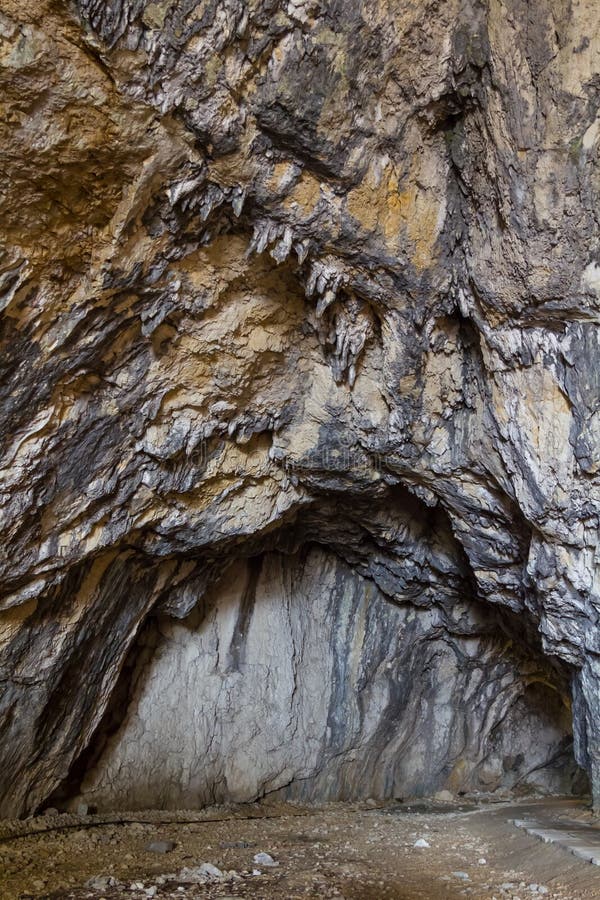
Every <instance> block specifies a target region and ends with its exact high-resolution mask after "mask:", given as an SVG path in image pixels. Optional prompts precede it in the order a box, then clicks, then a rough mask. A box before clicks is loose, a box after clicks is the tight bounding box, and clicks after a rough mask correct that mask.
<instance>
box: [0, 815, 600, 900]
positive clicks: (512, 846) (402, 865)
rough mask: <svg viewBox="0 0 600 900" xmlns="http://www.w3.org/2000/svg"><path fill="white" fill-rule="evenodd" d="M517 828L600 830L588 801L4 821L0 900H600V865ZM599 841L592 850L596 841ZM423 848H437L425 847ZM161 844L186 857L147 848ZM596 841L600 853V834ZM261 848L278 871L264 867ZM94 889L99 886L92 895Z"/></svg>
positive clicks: (589, 835)
mask: <svg viewBox="0 0 600 900" xmlns="http://www.w3.org/2000/svg"><path fill="white" fill-rule="evenodd" d="M515 819H517V820H527V821H531V820H535V821H536V822H537V823H538V824H539V825H540V827H544V828H554V829H557V828H560V829H568V828H569V827H570V826H572V827H576V826H577V825H579V826H580V827H581V826H584V827H586V826H590V824H591V820H590V815H589V813H588V812H587V811H586V809H585V807H584V805H583V804H576V803H574V802H573V801H572V800H571V801H547V800H545V801H529V802H522V803H512V802H506V803H495V804H480V805H477V804H463V805H452V804H441V803H426V802H424V803H418V802H414V803H412V804H411V803H410V802H407V803H403V804H400V803H390V804H385V805H375V804H374V803H373V802H372V801H367V803H361V804H328V805H324V806H310V807H305V806H298V805H283V804H276V803H266V802H265V803H262V804H256V805H252V806H243V807H235V808H233V809H223V808H219V809H212V810H204V811H202V812H199V813H189V812H188V813H183V812H182V813H156V812H149V813H129V814H121V815H119V816H117V815H115V816H105V817H102V816H87V817H85V818H78V817H76V816H74V815H60V816H59V815H57V816H45V817H40V818H37V819H30V820H27V821H25V822H20V823H4V824H0V897H1V898H2V900H17V898H27V897H35V898H53V900H58V898H64V900H67V898H69V900H71V898H72V900H83V898H90V900H92V898H93V900H101V898H106V900H113V898H121V897H127V898H131V900H141V898H148V897H156V898H157V900H162V898H167V897H169V898H184V900H188V898H221V900H226V898H228V900H232V898H236V897H240V898H241V897H253V898H287V900H291V898H296V897H298V898H299V897H339V898H347V900H380V898H381V900H383V898H393V900H404V898H433V900H438V898H440V900H441V898H444V900H446V898H448V900H450V898H454V897H457V898H458V897H471V898H489V900H492V898H496V900H509V898H512V900H515V898H520V900H524V898H531V897H539V896H546V897H548V898H560V900H577V898H600V867H599V866H595V865H591V864H590V863H586V862H584V861H583V860H581V859H578V858H576V857H575V856H573V855H572V854H571V853H569V852H568V851H567V850H565V849H563V848H561V847H560V846H558V845H556V844H551V843H549V844H546V843H542V842H540V840H539V839H537V838H536V837H535V836H533V835H531V834H528V833H527V831H526V830H525V829H524V828H519V827H516V826H515V825H514V824H513V820H515ZM28 832H35V833H33V834H31V833H28ZM586 834H587V840H588V843H589V842H590V841H592V842H593V839H594V837H596V832H595V831H594V830H593V829H591V828H588V830H587V832H586ZM419 839H423V840H425V841H426V842H427V844H429V846H428V847H423V848H416V847H415V846H414V844H415V842H416V841H418V840H419ZM159 840H164V841H172V842H174V843H175V848H174V849H173V850H172V851H170V852H168V853H158V852H154V851H150V850H148V849H146V848H147V846H148V844H150V843H151V842H154V841H159ZM597 840H598V847H599V848H600V829H598V830H597ZM261 852H266V853H269V854H270V855H271V856H272V857H273V858H274V860H276V861H277V862H278V865H277V866H274V867H266V866H264V864H262V865H261V864H260V863H259V864H255V863H254V862H253V857H254V855H255V854H257V853H261ZM202 863H210V864H212V865H213V866H216V867H218V869H220V870H221V871H222V872H223V877H220V878H219V877H218V876H216V879H215V880H207V881H202V879H203V878H208V877H210V876H204V875H202V874H201V873H200V874H198V869H197V867H198V866H200V865H201V864H202ZM185 869H187V870H188V871H187V872H185V871H183V870H185ZM253 870H254V872H255V873H256V872H260V874H253ZM165 875H173V876H174V877H172V878H168V879H165V878H164V876H165ZM190 878H191V879H193V878H199V879H201V882H200V883H190V881H189V879H190ZM89 879H99V880H97V881H95V882H93V885H92V886H89V885H88V886H86V882H88V881H89ZM115 882H116V883H115Z"/></svg>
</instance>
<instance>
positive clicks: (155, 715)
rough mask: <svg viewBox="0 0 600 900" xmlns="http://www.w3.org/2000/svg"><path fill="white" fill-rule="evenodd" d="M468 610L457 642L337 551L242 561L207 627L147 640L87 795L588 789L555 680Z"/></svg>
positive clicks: (192, 800) (182, 799) (173, 799)
mask: <svg viewBox="0 0 600 900" xmlns="http://www.w3.org/2000/svg"><path fill="white" fill-rule="evenodd" d="M453 613H454V615H455V616H456V620H455V623H454V625H455V628H454V633H452V631H449V630H448V629H447V627H446V625H447V623H445V622H444V620H443V617H442V614H441V613H440V610H439V609H436V608H435V607H434V608H432V609H420V610H419V609H414V608H412V607H410V606H406V607H404V608H400V607H396V606H392V605H391V604H390V603H389V602H388V601H387V600H386V598H385V596H384V595H383V594H382V593H381V591H379V590H378V589H377V588H376V587H375V586H374V585H373V584H372V582H369V581H365V580H364V579H362V578H361V577H360V576H358V575H355V574H353V573H352V570H351V569H349V568H348V566H347V565H346V564H345V563H343V562H341V560H339V559H338V558H336V557H335V556H331V555H326V554H324V553H323V551H322V550H320V549H312V550H310V552H308V553H307V554H306V555H305V556H304V557H303V558H299V557H284V556H279V555H276V554H267V555H266V556H265V557H264V558H263V557H257V558H256V557H255V558H253V559H252V560H250V561H249V562H248V563H238V564H236V566H235V567H234V569H233V570H232V571H231V572H230V575H229V578H228V579H226V582H225V584H224V585H223V586H222V587H221V588H220V589H218V590H217V591H216V592H214V593H213V592H211V593H210V595H209V596H208V597H207V598H206V601H205V603H204V604H203V607H202V608H201V609H199V610H198V614H197V616H196V617H190V619H189V621H186V622H185V623H176V622H174V621H173V620H172V619H164V620H161V623H160V626H159V629H158V635H153V640H149V639H146V641H145V643H146V645H147V646H149V648H150V650H152V648H153V647H154V646H155V645H156V644H157V649H156V650H155V651H154V652H153V653H152V655H151V656H150V659H151V662H150V663H149V664H148V666H147V668H145V669H143V670H142V671H141V672H139V673H138V677H137V678H136V679H134V682H137V684H138V687H137V689H136V692H135V695H134V697H133V699H132V700H131V703H130V706H129V712H128V714H127V717H126V721H125V724H124V725H123V726H122V727H121V728H120V729H119V730H118V731H117V732H116V733H115V734H113V735H112V737H111V738H110V739H109V741H108V744H107V746H106V748H105V749H104V753H103V755H102V757H101V758H100V762H99V764H98V765H97V766H96V767H95V768H92V769H91V771H90V772H89V773H88V774H87V776H86V778H85V780H84V782H83V786H82V797H83V799H85V800H87V801H88V802H89V803H92V804H94V805H96V806H97V807H98V808H99V809H106V808H108V809H110V808H114V807H115V806H118V805H119V804H121V805H124V806H125V807H126V808H127V809H135V808H142V809H143V808H148V807H153V806H156V805H157V804H158V805H160V806H161V807H163V808H165V807H167V808H168V807H173V808H178V807H183V808H194V807H197V806H198V805H201V804H207V803H214V802H223V801H230V800H238V801H242V800H243V801H246V800H254V799H256V798H257V797H261V796H264V795H265V794H267V793H273V792H275V791H279V792H280V794H283V795H285V796H287V797H292V798H294V799H302V800H329V799H356V798H357V797H364V798H367V797H400V796H403V795H405V794H408V795H411V796H412V795H418V794H424V793H431V792H433V791H436V790H439V789H441V788H450V789H451V790H453V791H460V790H464V791H469V790H483V791H490V790H496V789H498V788H515V787H519V788H522V789H527V788H529V789H537V790H540V789H541V790H553V791H559V792H569V791H571V790H572V788H573V777H574V775H575V771H574V769H575V767H574V764H573V763H572V757H571V755H570V749H571V741H570V715H569V710H568V707H567V705H566V704H565V703H564V702H563V699H562V698H561V696H560V694H559V692H558V691H557V690H555V689H553V688H552V687H550V686H549V685H548V677H549V673H548V671H547V668H545V667H544V666H543V664H542V665H540V664H539V663H537V662H536V661H533V660H531V658H525V657H523V656H522V655H520V654H518V653H515V652H514V650H512V649H511V647H510V642H509V641H507V640H506V638H504V639H502V638H501V637H500V638H499V637H498V636H497V635H493V634H491V629H490V627H489V620H488V619H487V617H486V616H485V615H483V616H482V611H481V610H479V609H478V610H475V609H470V610H468V611H466V610H465V608H464V606H462V604H461V605H460V606H459V607H458V608H456V609H455V610H453ZM483 613H484V614H485V608H484V610H483ZM459 622H460V626H459Z"/></svg>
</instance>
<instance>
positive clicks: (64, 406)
mask: <svg viewBox="0 0 600 900" xmlns="http://www.w3.org/2000/svg"><path fill="white" fill-rule="evenodd" d="M0 39H1V42H0V90H1V92H2V94H1V95H2V119H1V122H0V127H1V129H2V133H1V138H2V141H1V144H2V148H3V149H2V163H3V173H4V174H3V183H2V190H1V193H0V204H1V211H2V216H1V218H0V221H1V222H2V239H3V240H2V252H1V256H0V351H1V352H0V501H1V502H0V546H1V547H2V555H1V556H0V683H1V685H2V688H1V693H0V814H2V815H22V814H27V813H30V812H32V811H33V810H35V809H38V808H40V806H42V805H43V804H44V802H46V801H47V799H48V797H49V796H51V795H52V793H53V792H54V791H55V790H56V789H57V788H58V787H59V786H60V785H61V784H64V783H65V780H66V779H69V778H70V777H71V776H72V773H73V771H74V769H75V768H77V766H78V764H80V761H81V759H82V758H83V755H85V753H86V752H87V751H88V748H89V745H90V742H91V741H93V740H94V735H96V734H97V733H98V728H99V727H100V724H101V722H102V720H103V718H104V717H105V714H106V712H107V710H109V709H110V708H111V702H112V700H113V699H114V694H115V690H116V688H117V686H118V684H119V680H120V676H121V674H122V673H123V672H124V671H127V668H126V663H127V661H128V659H130V657H131V653H132V652H133V651H132V648H133V647H135V645H136V641H137V639H138V635H139V634H140V632H142V631H143V630H144V628H145V627H146V623H147V622H148V620H149V618H151V617H155V616H157V615H168V616H171V617H174V618H185V617H186V616H188V615H189V614H190V613H191V612H192V611H193V608H194V606H195V605H196V604H197V603H198V602H199V601H201V600H202V597H203V596H204V594H205V592H206V591H210V590H211V585H212V584H213V583H214V582H215V579H216V578H217V577H219V576H220V574H221V572H222V571H223V570H224V569H227V567H228V566H229V565H231V564H233V563H234V561H235V560H239V559H245V558H249V557H254V556H257V555H260V554H262V553H265V552H272V551H278V550H279V551H282V552H283V551H285V552H287V553H291V552H294V553H295V552H297V551H299V550H300V548H301V547H302V546H303V545H304V544H306V543H311V542H312V543H319V544H320V545H321V546H323V547H325V548H327V549H328V552H331V553H334V554H335V555H337V556H338V557H340V558H341V559H343V560H344V561H345V564H346V565H348V566H349V567H350V568H351V569H352V570H353V571H354V572H356V573H357V574H359V575H360V576H361V577H363V578H364V579H366V580H368V581H370V582H371V583H372V584H373V585H374V586H375V587H376V588H377V590H378V591H380V592H381V593H382V594H384V595H385V596H386V597H387V598H388V599H389V600H391V601H393V602H395V603H397V604H410V605H412V606H413V607H414V608H415V609H419V610H428V611H429V614H430V615H431V617H433V618H432V621H435V616H437V615H440V616H441V621H442V623H443V625H442V626H440V627H442V630H443V629H444V628H446V629H452V627H453V626H452V621H453V614H452V610H453V609H454V608H455V605H456V603H457V602H458V601H461V602H463V603H464V604H466V605H467V606H469V605H472V606H473V608H475V606H477V605H478V604H484V605H485V608H487V609H488V613H487V615H488V616H489V623H490V627H495V626H496V624H497V621H498V619H497V615H499V612H498V611H499V610H504V611H505V613H504V614H505V616H509V613H510V616H509V617H508V618H505V619H504V620H503V622H504V624H503V627H504V628H506V629H508V630H509V631H511V635H512V637H513V639H514V640H515V641H516V642H518V643H522V644H524V645H526V646H528V647H530V648H537V647H538V646H541V648H542V650H543V652H544V653H545V654H546V656H547V658H548V665H549V666H550V669H551V672H552V679H553V681H554V683H555V684H556V685H562V684H564V682H565V680H570V681H571V682H572V691H573V728H574V736H575V741H576V753H577V759H578V760H579V762H580V763H581V764H582V765H584V766H585V767H586V768H587V770H588V772H589V773H590V775H591V778H592V783H593V787H594V792H595V796H596V798H597V802H600V643H599V639H598V613H599V610H600V588H599V577H598V576H599V567H598V553H597V546H598V536H599V515H598V513H599V509H600V496H599V481H598V459H599V453H598V451H599V447H600V432H599V419H598V406H599V402H600V364H599V363H600V343H599V328H598V322H599V311H600V274H599V273H600V256H599V252H600V248H599V229H598V214H597V210H598V208H599V203H598V200H599V196H598V195H599V192H600V178H599V167H598V140H599V137H600V125H599V122H600V119H599V118H598V107H599V84H598V74H597V73H598V71H600V36H599V31H598V15H597V7H596V2H595V0H578V2H576V3H574V2H573V3H571V2H568V0H542V2H539V3H537V2H536V3H535V4H533V3H526V2H524V0H486V2H479V0H445V2H440V0H424V2H423V3H419V4H414V3H412V2H409V0H376V2H374V0H343V2H341V0H252V2H245V0H160V2H154V0H152V2H149V0H111V2H107V0H77V2H72V3H70V4H56V3H53V2H51V0H41V2H38V0H36V2H33V0H24V2H19V3H17V2H16V0H3V4H2V11H1V14H0ZM313 602H317V601H313ZM318 602H325V601H324V600H323V599H322V600H320V601H318ZM390 615H391V613H390ZM421 620H422V621H423V622H426V621H427V616H425V615H424V614H423V615H422V619H421ZM531 652H533V649H532V651H531ZM124 667H125V668H124ZM481 728H482V729H483V732H485V728H483V724H482V725H481ZM483 732H482V733H483ZM533 752H534V751H533V749H531V748H530V750H529V753H530V754H532V753H533ZM78 761H79V762H78ZM399 764H400V763H399ZM431 777H432V778H433V774H432V776H431ZM465 777H466V776H465ZM474 777H475V776H474Z"/></svg>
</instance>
